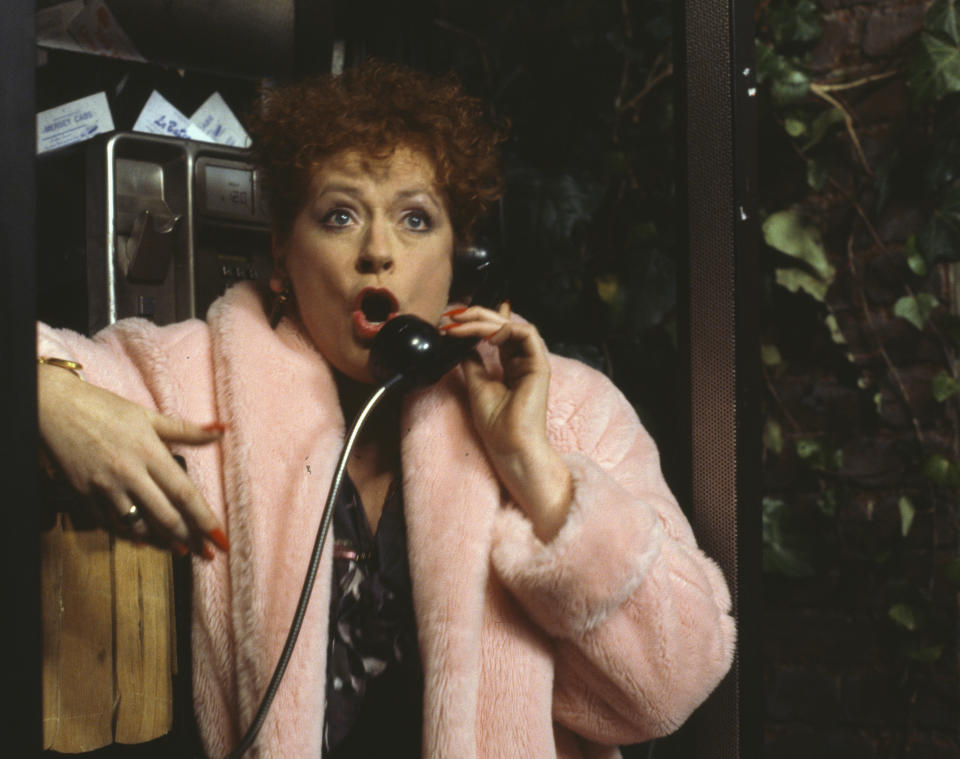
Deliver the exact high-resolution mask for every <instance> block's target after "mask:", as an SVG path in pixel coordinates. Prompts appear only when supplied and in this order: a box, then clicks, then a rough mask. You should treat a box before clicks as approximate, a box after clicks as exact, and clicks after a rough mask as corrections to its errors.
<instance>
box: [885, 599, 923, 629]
mask: <svg viewBox="0 0 960 759" xmlns="http://www.w3.org/2000/svg"><path fill="white" fill-rule="evenodd" d="M887 616H888V617H890V619H892V620H893V621H894V622H896V623H897V624H898V625H900V627H902V628H904V629H905V630H909V631H910V632H914V631H916V630H917V629H918V628H919V626H920V622H919V620H918V618H917V613H916V610H915V609H914V608H913V607H912V606H910V605H909V604H894V605H893V606H891V607H890V608H889V609H888V610H887Z"/></svg>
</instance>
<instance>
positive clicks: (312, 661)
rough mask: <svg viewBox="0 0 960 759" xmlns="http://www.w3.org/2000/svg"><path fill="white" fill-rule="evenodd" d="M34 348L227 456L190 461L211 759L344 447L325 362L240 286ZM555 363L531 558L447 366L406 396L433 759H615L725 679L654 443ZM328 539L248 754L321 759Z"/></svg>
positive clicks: (713, 582) (247, 685) (724, 654)
mask: <svg viewBox="0 0 960 759" xmlns="http://www.w3.org/2000/svg"><path fill="white" fill-rule="evenodd" d="M38 342H39V352H40V354H42V355H51V356H58V357H61V358H72V359H75V360H78V361H80V362H81V363H83V364H84V366H85V367H86V371H85V374H86V377H87V379H88V380H89V381H91V382H95V383H97V384H98V385H101V386H103V387H107V388H109V389H111V390H113V391H115V392H117V393H120V394H121V395H124V396H125V397H127V398H129V399H131V400H133V401H137V402H140V403H142V404H144V405H147V406H150V407H152V408H157V409H159V410H161V411H162V412H164V413H167V414H172V415H177V416H182V417H185V418H188V419H192V420H195V421H199V422H208V421H212V420H214V419H217V420H219V421H222V422H225V423H227V424H228V425H229V430H228V432H227V433H226V435H225V437H224V439H223V441H222V443H221V444H220V445H218V446H208V447H204V448H186V449H184V450H183V451H181V453H182V454H183V455H185V456H186V458H187V462H188V471H189V473H190V475H191V477H192V478H193V480H194V481H195V482H196V483H197V485H198V486H199V488H200V490H201V492H202V493H203V494H204V496H205V497H206V499H207V501H208V503H209V504H210V505H211V507H212V508H213V509H214V510H215V511H216V512H218V514H219V515H220V517H221V518H222V519H223V520H224V522H225V524H226V526H227V531H228V534H229V537H230V541H231V544H232V548H231V551H230V553H229V554H226V555H224V554H218V556H217V558H216V559H215V560H213V561H212V562H204V561H202V560H195V561H194V600H193V654H194V668H195V672H194V702H195V710H196V714H197V718H198V722H199V725H200V729H201V733H202V737H203V741H204V744H205V748H206V751H207V754H208V756H210V757H221V756H224V755H225V754H226V753H227V752H228V750H229V749H230V748H232V747H233V746H234V745H235V744H236V742H237V741H238V740H239V737H240V736H241V734H242V732H243V730H244V729H245V728H246V726H247V725H248V724H249V722H250V720H251V719H252V717H253V714H254V712H255V710H256V708H257V706H258V704H259V700H260V698H261V695H262V693H263V690H264V689H265V686H266V683H267V681H268V679H269V677H270V675H271V674H272V671H273V667H274V665H275V663H276V659H277V656H278V654H279V651H280V649H281V647H282V645H283V642H284V639H285V636H286V633H287V630H288V626H289V624H290V620H291V617H292V615H293V610H294V607H295V605H296V601H297V597H298V594H299V590H300V586H301V583H302V581H303V575H304V572H305V569H306V565H307V560H308V556H309V554H310V550H311V547H312V545H313V541H314V538H315V535H316V530H317V526H318V523H319V520H320V512H321V510H322V507H323V504H324V501H325V500H326V495H327V489H328V487H329V483H330V479H331V475H332V472H333V469H334V467H335V464H336V459H337V456H338V454H339V449H340V446H341V441H342V439H343V435H344V422H343V419H342V415H341V412H340V408H339V405H338V401H337V391H336V386H335V384H334V378H333V375H332V373H331V370H330V368H329V366H328V365H327V363H326V362H325V361H324V359H323V358H322V357H321V356H320V355H319V354H318V353H317V352H316V351H315V350H314V349H313V347H312V345H311V344H310V343H309V342H308V341H307V340H306V338H305V337H304V336H303V334H302V333H301V332H300V331H299V330H298V329H297V327H296V325H295V324H293V323H291V322H290V321H289V320H284V321H283V322H282V323H281V324H280V326H279V328H278V329H277V330H276V331H272V330H271V329H270V327H269V325H268V324H267V321H266V319H265V317H264V312H263V307H262V304H261V302H260V298H259V296H258V295H257V293H256V292H255V291H254V290H253V288H252V287H249V286H247V285H241V286H237V287H234V288H233V289H232V290H230V291H229V292H228V293H227V295H226V296H225V297H223V298H221V299H220V300H219V301H217V302H216V303H215V304H214V305H213V307H212V308H211V309H210V313H209V314H208V319H207V322H200V321H191V322H185V323H182V324H177V325H173V326H169V327H163V328H157V327H155V326H154V325H152V324H150V323H148V322H145V321H142V320H125V321H122V322H120V323H118V324H116V325H114V326H112V327H110V328H108V329H107V330H104V331H103V332H102V333H100V334H99V335H98V336H97V337H96V338H94V339H92V340H89V339H86V338H83V337H81V336H79V335H76V334H73V333H70V332H65V331H60V330H52V329H49V328H47V327H44V326H41V327H40V334H39V340H38ZM485 360H488V361H491V362H495V357H492V356H489V355H487V356H485ZM551 360H552V378H551V390H550V392H551V395H550V405H549V412H548V418H547V424H548V432H549V436H550V439H551V441H552V442H553V444H554V445H555V446H556V447H557V449H558V450H559V451H561V453H562V454H563V456H564V458H565V460H566V463H567V465H568V466H569V468H570V471H571V472H572V474H573V478H574V487H575V496H574V504H573V508H572V511H571V513H570V516H569V518H568V520H567V523H566V524H565V525H564V527H563V528H562V530H561V531H560V533H559V534H558V535H557V536H556V538H554V540H553V541H551V542H550V543H549V544H546V545H545V544H543V543H541V542H540V541H539V540H538V539H537V538H536V537H535V536H534V534H533V532H532V530H531V527H530V524H529V522H528V521H527V520H526V519H525V518H524V516H523V515H522V514H521V513H520V512H519V511H518V510H517V508H516V507H514V506H513V505H512V504H511V503H510V502H509V500H508V499H507V497H506V496H505V494H504V491H503V490H502V489H501V487H500V484H499V482H498V481H497V479H496V477H495V475H494V473H493V471H492V470H491V468H490V466H489V465H488V463H487V459H486V457H485V455H484V452H483V448H482V445H481V443H480V441H479V440H478V438H477V437H476V435H475V433H474V432H473V429H472V425H471V423H470V419H469V411H468V410H467V405H466V396H465V388H464V384H463V380H462V375H461V374H460V373H459V371H454V372H451V373H450V374H448V375H447V377H445V378H444V379H443V380H442V381H441V382H439V383H437V384H436V385H434V386H432V387H430V388H428V389H426V390H423V391H420V392H419V393H416V394H413V395H411V396H410V397H409V398H408V399H407V400H406V402H405V410H404V416H403V422H402V424H403V428H402V440H403V442H402V462H403V500H404V506H405V509H406V515H407V516H406V519H407V530H408V544H409V555H410V572H411V578H412V583H413V597H414V607H415V613H416V618H417V625H418V628H417V630H418V635H419V641H420V649H421V657H422V662H423V668H424V683H425V685H424V709H423V715H424V724H423V755H424V756H425V757H449V758H450V759H469V758H470V757H476V758H477V759H480V758H484V759H492V758H494V757H502V758H504V759H506V758H507V757H511V758H512V757H536V758H538V759H540V758H543V757H554V756H557V757H564V758H569V759H573V757H594V758H595V757H615V756H618V750H617V749H616V748H614V747H615V746H616V745H618V744H626V743H634V742H639V741H642V740H646V739H649V738H652V737H654V736H659V735H663V734H666V733H669V732H671V731H673V730H675V729H676V728H677V727H678V726H679V725H680V724H681V723H682V722H683V721H684V720H685V719H686V718H687V717H688V716H689V714H690V713H691V712H692V711H693V710H694V709H695V708H696V707H697V706H698V705H699V704H700V703H701V702H702V701H703V700H704V699H705V698H706V696H707V695H708V694H709V693H710V691H711V690H713V688H714V687H715V686H716V685H717V683H718V682H719V681H720V679H721V678H722V677H723V675H724V674H725V673H726V671H727V669H728V668H729V666H730V661H731V657H732V652H733V647H734V637H735V633H734V624H733V620H732V619H731V617H730V616H729V606H730V599H729V595H728V592H727V588H726V585H725V583H724V579H723V577H722V575H721V573H720V571H719V570H718V568H717V567H716V565H715V564H714V563H713V562H712V561H711V560H710V559H708V558H707V557H706V556H704V555H703V553H702V552H701V551H700V550H699V549H698V548H697V546H696V543H695V540H694V537H693V535H692V533H691V530H690V527H689V525H688V523H687V521H686V520H685V519H684V517H683V514H682V513H681V511H680V509H679V508H678V506H677V504H676V502H675V500H674V499H673V497H672V496H671V494H670V492H669V491H668V489H667V487H666V485H665V483H664V481H663V478H662V476H661V473H660V469H659V460H658V455H657V450H656V447H655V446H654V443H653V442H652V440H651V439H650V437H649V436H648V435H647V434H646V432H645V431H644V429H643V428H642V427H641V425H640V423H639V421H638V420H637V418H636V416H635V414H634V412H633V410H632V408H631V407H630V405H629V404H628V403H627V401H626V400H625V399H624V398H623V397H622V395H621V394H620V393H619V392H618V391H617V390H616V389H615V388H614V387H613V386H612V385H611V384H610V383H609V382H608V381H607V380H606V379H605V378H604V377H603V376H602V375H600V374H598V373H597V372H594V371H593V370H590V369H588V368H586V367H584V366H583V365H581V364H578V363H577V362H574V361H570V360H567V359H563V358H558V357H552V359H551ZM331 545H332V541H328V544H327V548H326V549H325V551H324V556H323V560H322V562H321V565H320V572H319V575H318V578H317V583H316V587H315V589H314V593H313V598H312V599H311V602H310V607H309V610H308V612H307V616H306V620H305V623H304V627H303V630H302V632H301V635H300V639H299V642H298V644H297V648H296V650H295V652H294V654H293V657H292V660H291V662H290V666H289V669H288V671H287V674H286V677H285V678H284V680H283V683H282V684H281V686H280V689H279V692H278V694H277V697H276V700H275V701H274V704H273V707H272V709H271V711H270V714H269V716H268V717H267V720H266V723H265V725H264V727H263V730H262V732H261V734H260V737H259V738H258V741H257V744H256V746H255V750H254V751H253V752H251V755H255V756H259V757H270V758H271V759H279V758H281V757H289V758H290V759H303V758H304V757H318V756H320V753H321V748H320V747H321V730H322V724H323V709H324V694H325V671H326V667H325V658H326V645H327V610H328V604H329V593H330V582H331V579H330V578H331V574H330V573H331V550H330V546H331Z"/></svg>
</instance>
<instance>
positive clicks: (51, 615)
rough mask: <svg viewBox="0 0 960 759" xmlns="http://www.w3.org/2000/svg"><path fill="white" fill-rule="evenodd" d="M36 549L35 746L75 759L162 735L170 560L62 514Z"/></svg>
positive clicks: (169, 703)
mask: <svg viewBox="0 0 960 759" xmlns="http://www.w3.org/2000/svg"><path fill="white" fill-rule="evenodd" d="M41 543H42V556H41V577H42V625H43V673H42V678H43V746H44V748H46V749H53V750H55V751H60V752H62V753H66V754H73V753H81V752H85V751H92V750H94V749H97V748H101V747H103V746H106V745H108V744H110V743H114V742H116V743H144V742H146V741H150V740H153V739H155V738H159V737H161V736H163V735H165V734H166V733H168V732H170V730H171V728H172V725H173V681H172V675H173V672H174V669H175V666H176V662H175V652H176V645H175V641H176V636H175V634H174V630H175V628H174V614H173V568H172V563H171V559H170V555H169V554H168V553H166V552H164V551H159V550H157V549H155V548H150V547H136V546H134V545H132V544H131V543H129V542H128V541H124V540H112V539H111V537H110V535H109V534H108V533H106V532H104V531H103V530H75V529H73V527H72V525H71V524H70V521H69V518H68V517H66V516H61V517H58V520H57V523H56V525H55V526H54V528H53V529H51V530H49V531H47V532H45V533H43V534H42V536H41Z"/></svg>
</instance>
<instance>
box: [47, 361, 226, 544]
mask: <svg viewBox="0 0 960 759" xmlns="http://www.w3.org/2000/svg"><path fill="white" fill-rule="evenodd" d="M37 395H38V415H39V428H40V437H41V439H42V440H43V443H44V445H45V447H46V451H47V453H48V455H49V456H50V457H51V458H52V460H53V463H54V464H55V465H56V466H57V468H58V469H59V470H60V472H61V473H62V475H63V476H64V477H65V478H66V480H67V482H68V483H69V484H70V485H71V486H72V487H73V488H74V489H75V490H76V491H77V492H79V493H80V494H82V495H84V496H86V499H87V501H88V502H89V503H90V505H91V507H92V510H93V511H94V514H95V516H97V517H98V519H99V520H100V521H101V522H102V523H103V524H104V526H106V527H108V528H111V529H114V530H117V531H118V532H121V533H122V534H124V535H126V536H127V537H130V538H131V539H133V540H138V541H145V542H150V543H152V544H154V545H157V546H161V547H170V548H172V549H173V550H175V551H177V552H178V553H180V554H185V553H186V552H187V551H188V550H193V551H194V552H195V553H197V554H198V555H201V556H204V557H205V558H213V555H214V554H213V551H212V549H211V548H210V545H209V544H208V542H207V541H211V542H213V543H214V544H215V545H217V546H219V547H220V548H221V549H223V550H227V549H228V544H227V538H226V533H225V531H224V528H223V525H222V524H221V523H220V521H219V520H218V519H217V517H216V516H215V515H214V513H213V511H211V509H210V507H209V506H208V505H207V503H206V502H205V501H204V499H203V496H201V495H200V492H199V491H198V490H197V488H196V486H195V485H194V484H193V482H191V481H190V478H189V477H187V475H186V473H185V472H184V471H183V469H181V467H180V466H179V465H178V464H177V462H176V460H175V459H174V458H173V455H172V454H171V452H170V449H169V447H168V444H169V443H185V444H187V445H207V444H209V443H213V442H216V441H217V440H219V439H220V437H221V436H222V435H223V427H222V426H221V425H217V424H213V425H206V426H201V425H198V424H194V423H192V422H187V421H183V420H181V419H175V418H173V417H169V416H163V415H162V414H158V413H156V412H154V411H151V410H150V409H146V408H143V407H142V406H139V405H137V404H135V403H131V402H130V401H128V400H126V399H124V398H121V397H120V396H118V395H115V394H114V393H111V392H109V391H107V390H103V389H102V388H99V387H96V386H95V385H91V384H89V383H87V382H84V381H82V380H81V379H79V378H78V377H76V376H74V375H73V374H71V373H70V372H69V371H66V370H64V369H62V368H60V367H57V366H50V365H47V364H42V365H40V366H38V367H37ZM132 506H136V507H137V513H139V514H140V515H141V516H142V517H143V518H142V519H137V520H136V521H133V522H132V523H129V521H128V520H124V519H123V517H124V515H127V514H129V513H130V511H131V507H132Z"/></svg>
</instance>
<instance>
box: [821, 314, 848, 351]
mask: <svg viewBox="0 0 960 759" xmlns="http://www.w3.org/2000/svg"><path fill="white" fill-rule="evenodd" d="M824 322H825V323H826V325H827V329H829V330H830V339H831V340H833V342H835V343H836V344H837V345H843V344H844V343H846V342H847V338H845V337H844V336H843V332H841V331H840V325H839V324H837V317H836V316H834V315H833V314H827V318H826V319H824Z"/></svg>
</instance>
